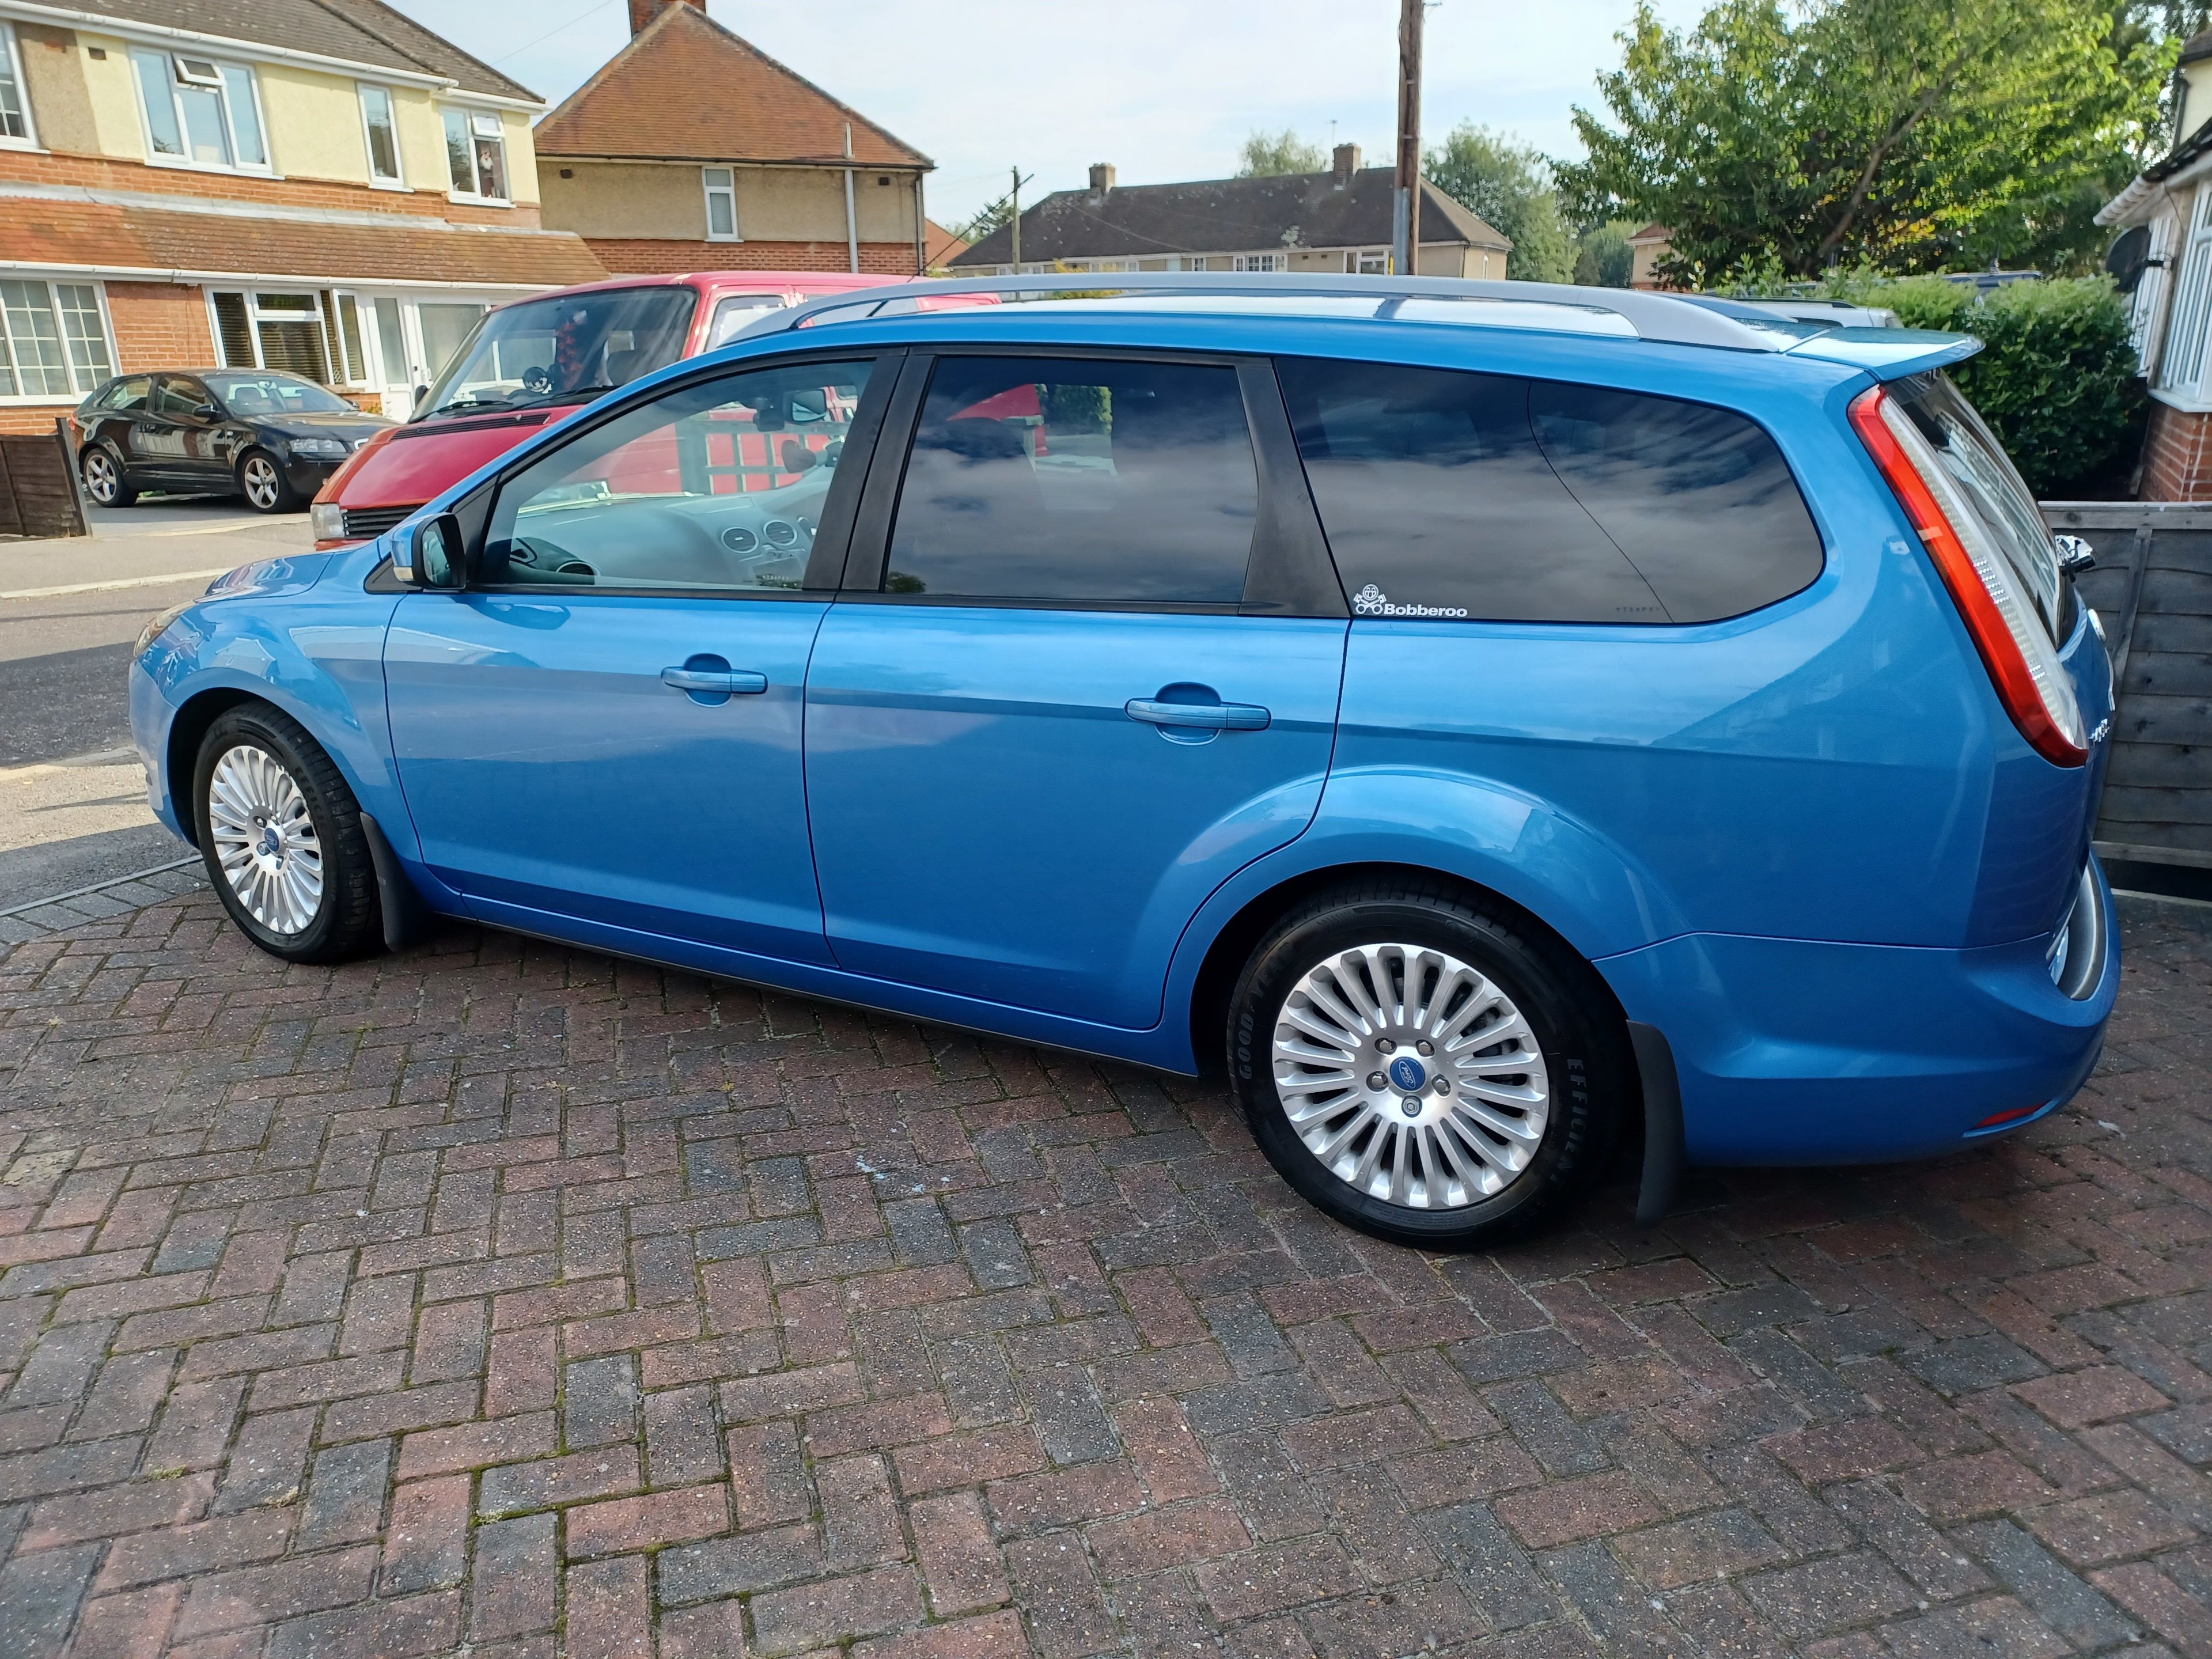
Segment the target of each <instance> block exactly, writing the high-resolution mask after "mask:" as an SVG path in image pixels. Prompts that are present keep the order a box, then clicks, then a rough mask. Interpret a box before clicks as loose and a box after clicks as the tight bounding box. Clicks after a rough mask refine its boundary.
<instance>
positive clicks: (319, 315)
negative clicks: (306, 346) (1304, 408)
mask: <svg viewBox="0 0 2212 1659" xmlns="http://www.w3.org/2000/svg"><path fill="white" fill-rule="evenodd" d="M219 292H220V293H223V294H240V295H244V296H245V299H246V339H247V340H248V341H249V342H251V343H252V347H253V361H252V362H250V363H232V362H220V363H219V366H220V367H222V368H268V367H269V365H268V363H267V362H265V361H264V357H263V354H262V350H261V325H262V324H263V323H264V322H268V323H312V324H313V325H314V331H315V338H316V339H318V340H319V341H321V342H322V350H323V370H324V372H325V374H328V373H330V372H331V370H332V369H333V368H335V369H337V370H338V371H339V372H340V373H343V371H344V368H345V365H344V364H343V363H337V364H333V363H332V362H331V361H330V355H331V344H330V343H331V332H330V328H329V325H328V324H327V323H326V321H325V314H324V310H323V290H322V289H319V288H271V289H251V288H244V287H239V288H233V287H230V286H229V285H228V284H226V283H210V284H209V285H208V286H206V287H204V288H203V289H201V290H200V295H201V297H202V298H203V299H204V300H205V301H206V302H207V313H208V336H209V337H210V338H211V339H212V340H213V341H214V342H215V355H216V358H217V359H218V360H220V359H221V358H222V356H223V355H224V353H223V346H222V317H221V316H220V315H219V314H218V313H216V308H215V296H216V294H217V293H219ZM349 292H350V290H349ZM264 294H281V295H284V296H286V297H287V298H289V299H296V298H298V297H300V296H301V295H306V296H307V298H308V299H309V300H311V301H313V302H314V309H313V310H312V311H276V310H272V311H264V310H263V309H262V308H261V296H262V295H264ZM340 349H341V352H343V346H341V348H340ZM302 378H303V379H307V380H314V379H315V377H314V376H313V375H307V376H303V377H302ZM315 384H316V385H317V386H323V387H325V388H326V389H328V390H331V391H337V390H338V389H340V388H342V387H343V386H348V385H350V384H352V383H351V382H349V381H346V380H315Z"/></svg>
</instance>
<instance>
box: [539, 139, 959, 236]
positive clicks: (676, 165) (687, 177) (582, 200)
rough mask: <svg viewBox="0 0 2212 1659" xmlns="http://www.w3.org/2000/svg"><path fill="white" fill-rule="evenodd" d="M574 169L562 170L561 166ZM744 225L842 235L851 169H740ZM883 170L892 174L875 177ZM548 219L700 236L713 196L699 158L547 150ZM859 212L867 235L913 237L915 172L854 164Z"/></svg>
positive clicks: (751, 230) (607, 232)
mask: <svg viewBox="0 0 2212 1659" xmlns="http://www.w3.org/2000/svg"><path fill="white" fill-rule="evenodd" d="M564 168H565V169H567V170H568V172H570V173H574V175H575V176H574V178H572V179H563V178H562V176H561V173H562V169H564ZM736 173H737V192H738V234H740V235H741V236H743V237H744V239H745V240H747V241H757V242H842V241H843V240H845V175H844V171H843V169H842V168H838V167H738V168H737V169H736ZM877 179H890V184H888V185H879V184H878V183H877V182H876V180H877ZM539 188H540V190H541V191H542V192H543V199H544V221H545V224H546V226H547V228H550V229H554V230H573V231H575V232H578V233H579V234H582V235H585V236H608V237H646V238H652V237H658V238H661V239H664V240H670V241H685V242H696V241H702V240H705V238H706V235H707V197H706V191H705V188H704V186H703V185H702V183H701V181H700V178H699V167H698V166H697V165H696V164H694V163H691V162H689V161H683V162H678V161H670V162H666V163H660V164H651V165H647V164H640V163H630V162H611V161H596V162H595V161H571V160H568V159H567V158H565V157H562V156H551V157H549V158H548V159H547V160H546V161H545V163H544V171H543V176H542V177H541V179H539ZM853 216H854V222H855V224H856V225H857V226H858V227H859V229H860V240H862V241H864V242H911V241H912V240H914V234H915V222H914V174H913V173H884V172H876V171H869V170H864V169H862V170H855V171H854V174H853Z"/></svg>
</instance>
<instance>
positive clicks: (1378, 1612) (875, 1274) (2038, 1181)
mask: <svg viewBox="0 0 2212 1659" xmlns="http://www.w3.org/2000/svg"><path fill="white" fill-rule="evenodd" d="M2208 918H2212V911H2207V910H2204V909H2203V908H2190V907H2185V906H2178V905H2160V906H2152V905H2148V904H2144V905H2136V904H2132V903H2131V904H2130V906H2129V907H2128V908H2127V912H2126V938H2127V947H2128V951H2129V959H2128V961H2129V965H2128V969H2127V973H2128V978H2127V983H2126V987H2125V992H2124V997H2123V1000H2122V1003H2121V1008H2120V1013H2119V1016H2118V1019H2117V1021H2116V1023H2115V1024H2114V1027H2113V1030H2112V1041H2111V1043H2110V1046H2109V1048H2108V1049H2107V1051H2106V1058H2105V1061H2104V1066H2103V1069H2102V1070H2101V1071H2100V1073H2099V1075H2098V1077H2097V1079H2095V1081H2094V1082H2093V1085H2091V1088H2090V1089H2089V1091H2087V1093H2086V1094H2084V1096H2083V1097H2081V1099H2080V1100H2079V1101H2078V1102H2076V1103H2075V1104H2074V1105H2073V1106H2072V1107H2071V1108H2070V1109H2068V1110H2066V1111H2065V1112H2063V1113H2062V1114H2059V1115H2055V1116H2054V1117H2052V1118H2051V1119H2050V1120H2048V1121H2045V1122H2044V1123H2041V1124H2039V1125H2037V1126H2034V1127H2033V1128H2031V1129H2029V1130H2028V1131H2027V1132H2025V1133H2022V1134H2021V1135H2020V1136H2018V1137H2017V1138H2015V1139H2010V1140H2007V1141H2002V1142H1999V1143H1996V1144H1990V1145H1984V1146H1978V1147H1976V1148H1974V1149H1972V1150H1970V1151H1967V1152H1962V1153H1960V1155H1958V1156H1957V1157H1955V1158H1950V1159H1948V1160H1947V1161H1944V1162H1942V1163H1939V1164H1929V1165H1924V1166H1918V1167H1913V1168H1905V1169H1896V1168H1886V1169H1875V1170H1854V1171H1841V1172H1803V1173H1791V1172H1782V1173H1771V1172H1749V1171H1746V1172H1729V1173H1727V1174H1725V1175H1711V1174H1708V1175H1705V1176H1700V1177H1699V1179H1698V1180H1697V1181H1696V1182H1694V1183H1693V1186H1692V1190H1691V1192H1690V1193H1689V1194H1687V1201H1686V1204H1685V1206H1684V1208H1683V1209H1682V1210H1681V1212H1680V1213H1678V1214H1677V1215H1676V1216H1674V1218H1670V1219H1669V1220H1668V1222H1667V1223H1666V1224H1665V1225H1662V1226H1661V1227H1659V1228H1656V1229H1654V1230H1650V1231H1644V1230H1639V1229H1638V1228H1636V1227H1635V1226H1634V1225H1632V1222H1631V1221H1630V1220H1629V1218H1628V1209H1629V1197H1630V1195H1629V1191H1628V1188H1627V1185H1626V1181H1625V1179H1624V1180H1620V1181H1616V1182H1615V1183H1614V1184H1613V1186H1611V1187H1609V1188H1607V1190H1605V1191H1603V1192H1601V1193H1600V1194H1597V1195H1596V1196H1595V1197H1594V1198H1593V1199H1592V1200H1590V1201H1589V1203H1588V1205H1587V1206H1585V1207H1584V1209H1583V1212H1582V1213H1581V1214H1580V1215H1579V1216H1577V1217H1576V1218H1572V1219H1571V1221H1570V1222H1569V1224H1568V1225H1565V1226H1562V1227H1560V1228H1559V1229H1558V1230H1557V1231H1553V1232H1552V1233H1550V1234H1548V1235H1547V1236H1546V1237H1542V1238H1540V1239H1536V1240H1534V1241H1532V1242H1530V1243H1526V1244H1523V1245H1522V1246H1519V1247H1517V1248H1515V1249H1510V1250H1505V1251H1501V1252H1500V1253H1498V1254H1497V1255H1486V1256H1468V1257H1456V1258H1454V1257H1425V1256H1423V1255H1419V1254H1416V1253H1414V1252H1412V1251H1407V1250H1402V1249H1393V1248H1390V1247H1388V1246H1384V1245H1380V1244H1376V1243H1371V1242H1370V1241H1368V1240H1365V1239H1363V1238H1360V1237H1355V1236H1353V1235H1352V1234H1349V1233H1347V1232H1346V1231H1343V1230H1341V1229H1340V1228H1338V1227H1336V1226H1334V1225H1332V1224H1330V1223H1329V1222H1328V1221H1326V1220H1324V1219H1323V1218H1321V1217H1320V1216H1319V1215H1317V1214H1316V1213H1315V1212H1313V1211H1312V1210H1310V1209H1309V1208H1307V1207H1306V1206H1304V1205H1303V1204H1302V1203H1300V1202H1299V1201H1298V1200H1297V1199H1295V1198H1294V1197H1293V1196H1292V1195H1291V1194H1290V1193H1289V1191H1288V1190H1287V1189H1286V1188H1285V1187H1284V1186H1283V1185H1282V1184H1281V1183H1280V1182H1279V1181H1277V1180H1276V1179H1275V1178H1274V1176H1273V1174H1272V1173H1271V1172H1270V1171H1269V1170H1268V1169H1267V1166H1266V1165H1265V1164H1263V1163H1262V1162H1261V1159H1260V1158H1258V1157H1257V1156H1256V1155H1255V1152H1254V1150H1253V1148H1252V1146H1251V1144H1250V1141H1249V1139H1248V1137H1247V1135H1246V1133H1245V1131H1244V1129H1243V1127H1242V1125H1241V1124H1240V1123H1239V1122H1238V1121H1237V1119H1236V1118H1235V1117H1234V1116H1233V1115H1232V1114H1231V1112H1230V1111H1229V1109H1227V1107H1226V1104H1225V1101H1224V1100H1223V1098H1222V1097H1221V1096H1220V1095H1219V1094H1218V1093H1217V1092H1215V1091H1212V1090H1211V1089H1209V1088H1208V1087H1206V1086H1204V1085H1198V1084H1194V1083H1185V1082H1181V1081H1177V1080H1175V1079H1162V1078H1158V1077H1155V1076H1152V1075H1148V1074H1144V1073H1138V1072H1135V1071H1132V1070H1128V1069H1126V1068H1120V1067H1115V1066H1102V1065H1098V1064H1095V1063H1092V1062H1090V1061H1087V1060H1081V1059H1078V1058H1075V1057H1073V1056H1069V1055H1065V1054H1049V1053H1042V1052H1038V1051H1035V1050H1030V1049H1024V1048H1013V1047H1009V1046H1000V1045H994V1044H992V1043H989V1042H981V1041H978V1040H976V1039H975V1038H973V1037H969V1036H962V1035H957V1034H953V1033H948V1032H945V1031H939V1030H927V1029H918V1028H916V1027H915V1026H914V1025H912V1024H904V1023H901V1022H897V1021H895V1020H890V1019H878V1018H871V1017H868V1016H866V1015H862V1014H859V1013H855V1012H850V1011H848V1010H842V1009H836V1008H830V1007H826V1006H820V1005H817V1004H812V1003H808V1002H805V1001H801V1000H793V999H787V998H783V997H779V996H775V995H771V994H763V993H762V992H759V991H757V990H754V989H750V988H748V987H741V986H736V985H729V984H722V983H712V982H708V981H703V980H700V979H697V978H693V977H690V976H687V975H681V974H675V973H664V972H662V971H659V970H658V969H652V968H648V967H641V966H638V965H635V964H632V963H617V962H612V961H609V960H607V959H605V958H604V957H595V956H592V955H590V954H588V953H585V952H577V951H562V950H558V949H555V948H552V947H549V946H544V945H538V944H533V943H530V942H526V941H524V940H521V939H516V938H514V937H513V936H511V935H506V934H500V933H477V932H473V931H462V932H455V933H450V934H448V935H447V936H446V937H444V938H443V939H441V941H440V942H439V944H438V945H436V946H435V947H432V948H427V949H424V950H421V951H415V952H413V953H410V954H409V955H406V956H404V957H387V958H380V959H376V960H372V961H368V962H364V963H356V964H352V965H349V966H347V967H344V968H341V969H288V968H285V967H283V966H282V965H281V964H279V963H275V962H273V961H271V960H270V958H268V957H264V956H262V955H260V954H259V953H258V952H256V951H253V950H252V948H250V947H249V946H247V945H246V943H245V942H244V941H243V940H242V939H240V937H239V935H238V934H237V933H235V932H234V930H233V929H232V928H231V927H228V925H227V923H226V922H225V921H223V919H222V915H221V912H220V911H219V910H218V908H217V907H216V904H215V902H214V901H213V899H212V898H211V897H210V896H208V895H206V894H205V893H204V892H200V893H185V894H183V895H180V896H170V897H167V898H164V899H162V900H161V901H160V902H154V903H150V904H148V905H146V906H145V907H143V908H137V909H133V910H130V911H127V912H125V913H122V914H118V915H114V916H112V917H108V918H106V919H101V920H95V921H89V922H84V923H81V924H79V925H76V926H75V927H70V928H68V929H66V930H64V931H62V932H58V933H52V934H49V935H46V936H41V937H39V938H34V939H28V940H26V941H23V942H21V943H18V944H16V945H14V946H13V947H12V950H10V951H8V953H6V954H5V955H4V956H0V1659H33V1656H37V1659H44V1656H49V1655H59V1654H70V1655H74V1656H82V1659H92V1656H106V1655H115V1656H147V1659H150V1656H155V1655H161V1654H169V1655H176V1656H180V1659H181V1656H191V1659H217V1656H222V1659H240V1656H258V1659H306V1656H310V1655H312V1656H317V1659H342V1656H353V1655H360V1656H376V1659H406V1656H411V1655H429V1654H451V1653H459V1652H466V1653H468V1654H470V1655H471V1656H474V1659H493V1656H497V1659H555V1656H556V1655H563V1654H565V1655H568V1656H572V1659H695V1656H696V1659H707V1656H732V1659H734V1656H738V1655H740V1654H750V1655H755V1656H759V1659H818V1656H826V1655H829V1654H830V1653H832V1652H835V1651H836V1650H849V1652H850V1654H851V1656H852V1659H1024V1656H1029V1655H1035V1656H1037V1659H1088V1656H1093V1655H1109V1654H1113V1655H1119V1654H1129V1655H1136V1656H1148V1659H1150V1656H1157V1659H1401V1656H1407V1655H1426V1654H1430V1653H1440V1654H1447V1655H1449V1654H1457V1653H1467V1654H1471V1655H1497V1656H1514V1659H1550V1656H1576V1655H1589V1654H1592V1653H1603V1654H1607V1655H1621V1656H1638V1659H1641V1656H1647V1655H1648V1656H1654V1659H1656V1656H1666V1655H1672V1656H1684V1659H1736V1656H1746V1659H1750V1656H1768V1655H1784V1654H1802V1655H1806V1656H1814V1659H1877V1656H1894V1659H1919V1656H1939V1655H1952V1654H1977V1655H1982V1654H1987V1655H2005V1656H2030V1659H2037V1656H2045V1655H2048V1656H2061V1655H2065V1654H2069V1653H2100V1652H2106V1651H2113V1652H2122V1651H2124V1652H2127V1653H2129V1654H2133V1655H2169V1656H2170V1655H2179V1656H2187V1659H2212V1477H2208V1474H2207V1470H2208V1467H2212V1091H2208V1083H2212V1018H2208V1017H2207V1016H2208V1012H2212V920H2208Z"/></svg>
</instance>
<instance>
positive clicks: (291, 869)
mask: <svg viewBox="0 0 2212 1659" xmlns="http://www.w3.org/2000/svg"><path fill="white" fill-rule="evenodd" d="M192 800H193V807H194V817H195V828H197V830H198V831H199V843H200V856H201V858H202V859H203V860H204V862H205V863H206V866H207V872H208V879H209V880H210V881H211V882H212V883H213V884H214V885H215V890H216V896H217V897H219V898H220V899H221V900H222V906H223V908H224V909H226V910H228V911H229V912H230V918H231V920H232V921H234V922H236V923H237V924H238V925H239V927H240V929H241V930H243V931H244V933H245V934H246V937H247V938H248V939H252V941H253V942H254V943H255V944H256V945H259V946H260V947H261V948H262V949H263V950H264V951H268V952H269V953H270V955H271V956H276V957H283V958H284V960H286V961H287V962H343V961H344V960H346V959H347V958H348V957H355V956H358V955H360V954H362V951H365V950H366V949H368V947H369V946H370V945H372V944H373V943H374V941H375V940H376V939H378V938H379V937H380V934H379V930H378V926H377V921H378V918H377V908H376V870H375V866H374V864H373V863H372V862H371V860H370V858H369V852H368V837H367V836H365V835H364V834H363V832H362V827H361V808H360V806H359V805H357V804H356V802H355V800H354V798H353V791H352V790H351V789H349V788H348V787H346V781H345V779H344V778H343V776H341V775H340V774H339V772H338V769H337V767H336V766H334V765H332V764H331V758H330V757H329V756H328V755H326V754H325V753H324V752H323V750H321V748H320V747H319V745H318V744H316V742H315V740H314V739H313V738H311V737H309V736H308V735H307V731H306V729H305V728H304V727H302V726H301V725H300V723H299V722H298V721H297V720H293V719H292V718H291V717H290V716H289V715H287V714H283V713H280V712H279V711H278V710H276V709H275V708H270V707H269V706H268V705H267V704H265V703H247V704H244V705H241V706H240V707H239V708H234V709H231V710H229V711H228V712H227V713H225V714H222V715H221V716H220V717H218V718H217V719H216V722H215V724H214V725H213V726H210V727H209V728H208V733H207V736H206V737H205V738H204V739H203V740H202V741H201V744H200V752H199V763H198V765H197V768H196V769H194V772H193V775H192Z"/></svg>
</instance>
